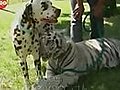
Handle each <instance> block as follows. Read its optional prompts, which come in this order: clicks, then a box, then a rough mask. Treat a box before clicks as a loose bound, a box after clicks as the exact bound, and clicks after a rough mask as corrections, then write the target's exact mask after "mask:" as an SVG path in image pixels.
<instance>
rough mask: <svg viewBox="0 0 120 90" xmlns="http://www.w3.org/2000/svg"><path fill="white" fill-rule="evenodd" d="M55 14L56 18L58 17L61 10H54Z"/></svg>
mask: <svg viewBox="0 0 120 90" xmlns="http://www.w3.org/2000/svg"><path fill="white" fill-rule="evenodd" d="M55 13H56V17H59V16H60V14H61V9H56V10H55Z"/></svg>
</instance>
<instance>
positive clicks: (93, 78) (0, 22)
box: [0, 0, 120, 90]
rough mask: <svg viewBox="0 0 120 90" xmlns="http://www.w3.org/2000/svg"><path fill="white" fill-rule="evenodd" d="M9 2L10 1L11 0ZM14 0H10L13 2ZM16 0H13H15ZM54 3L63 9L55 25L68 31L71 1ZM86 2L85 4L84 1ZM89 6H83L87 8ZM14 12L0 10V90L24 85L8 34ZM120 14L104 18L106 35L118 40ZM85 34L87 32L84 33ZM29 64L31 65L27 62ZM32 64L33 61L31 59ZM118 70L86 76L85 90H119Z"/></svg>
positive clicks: (63, 0) (18, 89)
mask: <svg viewBox="0 0 120 90" xmlns="http://www.w3.org/2000/svg"><path fill="white" fill-rule="evenodd" d="M11 1H12V0H11ZM14 1H15V0H13V1H12V2H14ZM17 1H19V0H16V1H15V2H17ZM53 4H54V5H55V6H57V7H59V8H61V9H62V14H61V17H60V18H59V23H58V24H57V25H56V27H57V28H59V29H64V28H65V29H66V30H68V31H69V23H70V6H69V5H70V4H69V0H59V1H58V0H53ZM21 5H22V4H21V3H19V4H12V5H8V7H7V9H9V10H12V11H16V10H17V9H18V8H19V7H20V6H21ZM85 5H86V4H85ZM87 10H88V7H86V11H87ZM14 17H15V15H14V14H11V13H8V12H5V11H1V10H0V90H21V89H22V88H23V86H24V83H23V78H22V73H21V70H20V67H19V59H18V57H17V56H16V54H15V52H14V49H13V46H12V42H11V36H10V26H11V22H12V21H13V18H14ZM119 18H120V15H118V16H114V17H111V18H108V19H106V20H105V30H106V31H105V36H106V37H114V38H118V39H120V36H119V35H120V25H119V22H120V19H119ZM84 35H86V36H87V37H88V35H89V34H88V33H86V32H85V34H84ZM86 36H84V37H86ZM30 64H31V65H30ZM30 64H29V65H30V66H29V67H31V66H32V65H33V64H32V62H30ZM30 70H31V72H30V74H31V81H34V79H35V77H34V76H35V74H34V73H33V72H34V67H33V66H32V67H31V68H30ZM119 76H120V72H119V68H118V69H113V70H110V71H109V70H108V71H106V70H105V71H104V70H103V71H101V72H98V73H92V74H90V75H88V80H87V81H86V83H87V86H88V88H89V89H88V90H113V89H114V90H119V89H120V77H119Z"/></svg>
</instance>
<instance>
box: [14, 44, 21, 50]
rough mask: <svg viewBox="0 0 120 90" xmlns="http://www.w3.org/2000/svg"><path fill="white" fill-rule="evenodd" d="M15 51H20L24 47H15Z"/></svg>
mask: <svg viewBox="0 0 120 90" xmlns="http://www.w3.org/2000/svg"><path fill="white" fill-rule="evenodd" d="M14 46H15V45H14ZM15 49H16V50H20V49H22V47H21V46H18V47H17V46H15Z"/></svg>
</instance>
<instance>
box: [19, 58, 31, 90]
mask: <svg viewBox="0 0 120 90" xmlns="http://www.w3.org/2000/svg"><path fill="white" fill-rule="evenodd" d="M21 60H22V61H21V62H20V65H21V69H22V72H23V75H24V79H25V90H31V84H30V81H29V74H28V66H27V62H26V58H21Z"/></svg>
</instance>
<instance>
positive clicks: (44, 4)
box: [41, 2, 48, 11]
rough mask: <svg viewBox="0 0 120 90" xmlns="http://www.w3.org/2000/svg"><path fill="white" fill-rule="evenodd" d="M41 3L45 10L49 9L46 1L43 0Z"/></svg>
mask: <svg viewBox="0 0 120 90" xmlns="http://www.w3.org/2000/svg"><path fill="white" fill-rule="evenodd" d="M41 5H42V7H43V11H44V10H47V9H48V4H47V3H46V2H41Z"/></svg>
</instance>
